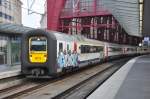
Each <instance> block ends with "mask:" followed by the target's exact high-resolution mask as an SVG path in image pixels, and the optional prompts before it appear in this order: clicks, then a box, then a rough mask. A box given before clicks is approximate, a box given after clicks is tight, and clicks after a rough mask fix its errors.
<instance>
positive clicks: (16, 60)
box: [10, 36, 21, 65]
mask: <svg viewBox="0 0 150 99" xmlns="http://www.w3.org/2000/svg"><path fill="white" fill-rule="evenodd" d="M10 38H11V42H10V45H11V64H12V65H16V64H20V55H21V53H20V51H21V38H20V37H19V36H12V37H10Z"/></svg>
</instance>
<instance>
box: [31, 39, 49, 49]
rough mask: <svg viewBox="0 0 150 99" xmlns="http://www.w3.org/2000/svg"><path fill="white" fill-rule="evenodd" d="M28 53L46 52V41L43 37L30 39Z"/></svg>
mask: <svg viewBox="0 0 150 99" xmlns="http://www.w3.org/2000/svg"><path fill="white" fill-rule="evenodd" d="M30 41H31V42H30V51H46V50H47V39H46V38H45V37H36V38H31V40H30Z"/></svg>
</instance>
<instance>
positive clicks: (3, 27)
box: [0, 23, 32, 34]
mask: <svg viewBox="0 0 150 99" xmlns="http://www.w3.org/2000/svg"><path fill="white" fill-rule="evenodd" d="M30 30H32V28H29V27H25V26H22V25H17V24H11V23H0V33H7V34H12V33H14V34H23V33H26V32H28V31H30Z"/></svg>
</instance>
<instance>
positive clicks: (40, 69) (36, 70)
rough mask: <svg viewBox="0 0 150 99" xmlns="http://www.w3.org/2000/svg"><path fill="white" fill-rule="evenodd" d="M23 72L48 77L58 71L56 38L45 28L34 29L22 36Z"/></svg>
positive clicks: (28, 74)
mask: <svg viewBox="0 0 150 99" xmlns="http://www.w3.org/2000/svg"><path fill="white" fill-rule="evenodd" d="M21 54H22V55H21V72H22V74H24V75H27V76H31V77H32V76H33V77H34V76H35V77H40V76H41V77H46V76H53V75H55V74H56V73H57V67H56V57H57V56H56V38H55V36H54V35H53V33H49V32H46V31H44V30H32V31H30V32H28V33H26V34H24V35H23V37H22V49H21Z"/></svg>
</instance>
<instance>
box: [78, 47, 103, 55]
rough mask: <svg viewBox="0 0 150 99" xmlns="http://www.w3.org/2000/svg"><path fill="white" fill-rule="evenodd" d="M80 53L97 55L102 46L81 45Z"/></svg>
mask: <svg viewBox="0 0 150 99" xmlns="http://www.w3.org/2000/svg"><path fill="white" fill-rule="evenodd" d="M80 50H81V53H98V52H101V51H103V50H104V48H103V46H90V45H81V46H80Z"/></svg>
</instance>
